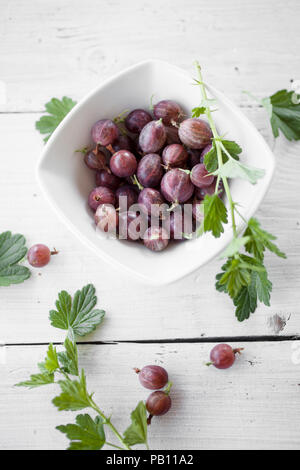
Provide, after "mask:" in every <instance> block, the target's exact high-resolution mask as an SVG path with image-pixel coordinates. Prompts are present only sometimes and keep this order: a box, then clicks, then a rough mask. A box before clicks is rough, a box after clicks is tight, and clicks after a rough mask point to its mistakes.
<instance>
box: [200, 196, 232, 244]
mask: <svg viewBox="0 0 300 470" xmlns="http://www.w3.org/2000/svg"><path fill="white" fill-rule="evenodd" d="M227 222H228V219H227V209H226V207H225V205H224V202H223V201H222V199H220V198H219V197H218V195H217V194H212V195H210V194H206V195H205V198H204V223H203V228H204V232H212V234H213V236H214V237H216V238H218V237H220V235H221V233H223V232H224V227H223V224H227Z"/></svg>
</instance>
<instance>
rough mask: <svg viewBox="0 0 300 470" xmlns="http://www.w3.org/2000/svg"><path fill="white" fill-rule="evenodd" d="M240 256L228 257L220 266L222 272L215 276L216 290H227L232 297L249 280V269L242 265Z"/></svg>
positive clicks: (248, 282)
mask: <svg viewBox="0 0 300 470" xmlns="http://www.w3.org/2000/svg"><path fill="white" fill-rule="evenodd" d="M241 264H242V261H241V259H240V257H238V258H229V259H228V261H227V262H226V263H225V264H224V265H223V266H222V271H223V272H222V273H220V274H218V275H217V276H216V279H217V284H216V288H217V290H219V291H221V292H227V293H228V294H229V295H230V297H232V298H234V297H236V296H237V295H238V293H239V292H240V290H241V289H242V287H244V286H247V285H249V284H250V282H251V275H250V273H249V270H248V269H247V268H245V267H243V266H242V265H241Z"/></svg>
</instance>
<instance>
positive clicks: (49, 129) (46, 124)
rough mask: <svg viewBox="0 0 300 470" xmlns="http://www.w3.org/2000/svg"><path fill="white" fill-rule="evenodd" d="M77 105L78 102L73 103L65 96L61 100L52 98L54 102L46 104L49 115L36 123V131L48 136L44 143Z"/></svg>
mask: <svg viewBox="0 0 300 470" xmlns="http://www.w3.org/2000/svg"><path fill="white" fill-rule="evenodd" d="M75 105H76V101H73V100H72V99H71V98H68V97H67V96H63V97H62V99H61V100H59V99H58V98H52V100H50V101H49V102H48V103H46V104H45V112H46V113H48V114H46V116H42V117H41V118H40V119H39V120H38V121H36V123H35V127H36V129H37V130H38V131H39V132H40V133H41V134H47V135H46V137H45V138H44V142H47V141H48V140H49V138H50V137H51V135H52V134H53V132H54V131H55V129H56V128H57V126H58V125H59V124H60V123H61V121H62V120H63V119H64V118H65V117H66V115H67V114H68V113H69V112H70V111H71V109H72V108H74V106H75Z"/></svg>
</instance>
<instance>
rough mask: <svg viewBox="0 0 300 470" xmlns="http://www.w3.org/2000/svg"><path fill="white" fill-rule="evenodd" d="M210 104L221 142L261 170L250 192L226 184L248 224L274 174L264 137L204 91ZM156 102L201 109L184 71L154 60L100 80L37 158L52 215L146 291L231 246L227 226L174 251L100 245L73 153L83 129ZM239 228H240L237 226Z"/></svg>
mask: <svg viewBox="0 0 300 470" xmlns="http://www.w3.org/2000/svg"><path fill="white" fill-rule="evenodd" d="M208 93H209V95H210V97H214V98H216V99H217V101H218V111H217V112H215V113H214V118H215V120H216V124H217V128H218V130H219V132H220V134H224V133H226V138H228V139H233V140H235V141H236V142H238V143H239V144H240V145H241V147H242V149H243V154H242V161H243V162H246V163H248V164H250V165H252V166H256V167H258V168H264V169H265V171H266V173H265V176H264V178H262V179H261V180H259V182H258V183H257V184H256V185H251V184H250V183H248V182H246V181H244V180H240V179H235V180H232V181H231V182H230V187H231V191H232V195H233V200H234V201H237V202H239V204H240V212H241V213H242V215H243V216H244V217H245V218H246V219H248V218H249V217H251V216H252V215H253V214H254V212H255V211H256V210H257V208H258V206H259V204H260V203H261V201H262V199H263V197H264V196H265V194H266V191H267V189H268V187H269V185H270V182H271V179H272V175H273V173H274V168H275V160H274V156H273V154H272V152H271V150H270V149H269V147H268V145H267V144H266V142H265V140H264V139H263V137H262V136H261V135H260V133H259V132H258V131H257V129H256V128H255V127H254V125H253V124H252V123H251V122H250V121H249V120H248V119H247V117H246V116H245V115H244V114H243V113H242V112H241V111H240V109H239V108H238V107H237V106H236V105H235V104H234V103H232V102H231V101H230V100H229V99H228V98H226V97H225V96H224V95H223V94H222V93H220V92H219V91H217V90H216V89H214V88H213V87H211V86H208ZM153 94H154V95H155V101H159V100H161V99H174V100H175V101H177V102H178V103H180V104H181V105H182V107H183V109H185V110H186V112H187V113H188V114H190V112H191V109H192V108H193V107H195V106H197V105H198V103H199V102H200V90H199V87H197V86H193V85H192V78H191V76H190V75H188V74H187V73H186V72H184V71H183V70H181V69H179V68H177V67H175V66H173V65H170V64H168V63H166V62H162V61H159V60H147V61H145V62H142V63H139V64H137V65H135V66H133V67H130V68H129V69H127V70H125V71H124V72H121V73H119V74H118V75H116V76H114V77H112V78H110V79H109V80H106V81H105V82H104V83H102V84H101V85H99V87H97V88H96V90H94V91H92V92H91V93H90V94H89V95H88V96H87V97H86V98H84V99H83V100H81V102H80V103H78V104H77V105H76V106H75V107H74V108H73V109H72V111H71V112H70V113H69V114H68V115H67V117H66V118H65V119H64V120H63V122H62V123H61V124H60V125H59V126H58V128H57V129H56V130H55V132H54V133H53V135H52V136H51V138H50V139H49V141H48V143H47V144H46V146H45V149H44V151H43V153H42V155H41V157H40V160H39V163H38V168H37V177H38V181H39V184H40V186H41V188H42V190H43V192H44V194H45V196H46V198H47V200H48V201H49V203H50V204H51V206H52V207H53V208H54V210H55V212H56V213H57V214H58V215H59V216H60V218H61V219H62V220H63V222H64V223H65V224H66V225H67V227H68V228H69V229H70V230H71V232H73V233H74V234H75V235H77V236H78V237H79V239H80V240H81V241H82V242H83V243H84V244H86V245H87V246H89V247H90V248H91V249H92V250H94V252H95V253H96V254H97V255H98V256H99V257H100V258H102V259H103V260H105V261H106V262H108V263H110V264H112V265H113V266H114V267H115V268H116V269H123V270H126V271H128V272H130V273H131V274H133V275H135V276H137V277H139V278H140V279H142V280H144V281H146V282H147V283H150V284H154V285H164V284H168V283H170V282H173V281H175V280H178V279H180V278H182V277H184V276H185V275H187V274H189V273H191V272H192V271H194V270H196V269H197V268H199V267H200V266H203V265H204V264H205V263H207V262H208V261H210V260H211V259H213V258H214V257H215V256H216V255H218V254H219V253H220V252H221V251H222V250H223V249H224V248H225V247H226V245H228V243H229V242H230V241H231V239H232V228H231V224H230V222H229V223H228V224H227V225H226V227H225V231H224V233H223V235H222V236H221V237H220V238H218V239H216V238H214V237H213V236H212V235H211V234H205V235H204V236H202V237H201V238H198V239H196V240H191V241H186V242H183V243H176V244H173V245H172V246H169V247H168V248H167V249H166V250H165V251H162V252H160V253H154V252H151V251H149V250H147V249H146V248H145V247H144V246H143V245H140V244H136V243H129V242H124V241H123V242H122V241H119V240H108V239H104V238H100V237H99V235H98V234H97V232H96V230H95V225H94V222H93V217H92V214H91V212H90V210H89V209H88V207H87V204H86V201H87V197H88V194H89V192H90V191H91V190H92V188H93V187H94V174H93V172H91V171H90V170H89V169H88V168H87V167H86V166H85V165H84V164H83V159H82V158H81V157H80V154H78V153H75V149H78V148H82V147H84V146H86V145H87V144H89V143H90V142H91V138H90V129H91V127H92V125H93V124H94V122H95V121H97V120H98V119H102V118H113V117H115V116H117V115H118V114H119V113H120V112H122V111H123V110H125V109H134V108H145V109H147V108H148V107H149V103H150V97H151V96H152V95H153ZM237 224H238V228H239V229H241V228H242V227H243V221H242V219H241V218H239V217H238V218H237Z"/></svg>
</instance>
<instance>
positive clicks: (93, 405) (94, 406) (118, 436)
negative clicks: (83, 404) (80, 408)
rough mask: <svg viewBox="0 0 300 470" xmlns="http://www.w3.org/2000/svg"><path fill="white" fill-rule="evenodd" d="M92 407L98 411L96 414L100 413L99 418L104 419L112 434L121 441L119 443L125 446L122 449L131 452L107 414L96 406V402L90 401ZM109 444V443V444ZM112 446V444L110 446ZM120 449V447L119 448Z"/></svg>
mask: <svg viewBox="0 0 300 470" xmlns="http://www.w3.org/2000/svg"><path fill="white" fill-rule="evenodd" d="M90 406H91V408H92V409H93V410H94V411H96V413H98V415H99V416H101V418H102V419H103V421H104V424H106V425H107V426H108V427H109V428H110V429H111V430H112V432H113V433H114V434H115V435H116V436H117V438H118V439H119V441H120V442H121V443H122V445H123V446H124V447H123V448H122V450H124V449H125V450H130V449H131V448H130V447H129V446H128V445H127V444H126V443H125V441H124V439H123V437H122V436H121V434H120V433H119V431H118V430H117V429H116V428H115V426H114V425H113V424H112V422H111V421H110V418H107V417H106V416H105V414H104V413H103V411H101V410H100V408H99V407H98V406H97V405H96V403H95V402H94V400H92V399H91V400H90ZM107 444H108V443H107ZM109 445H111V444H109ZM119 449H120V447H119Z"/></svg>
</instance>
